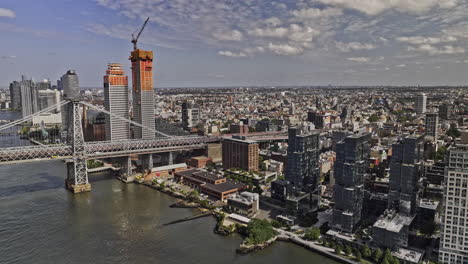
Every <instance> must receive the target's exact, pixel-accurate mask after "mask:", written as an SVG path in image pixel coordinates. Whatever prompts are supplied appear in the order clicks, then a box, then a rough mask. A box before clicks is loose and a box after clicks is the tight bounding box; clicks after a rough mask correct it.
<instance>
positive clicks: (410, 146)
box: [388, 135, 424, 216]
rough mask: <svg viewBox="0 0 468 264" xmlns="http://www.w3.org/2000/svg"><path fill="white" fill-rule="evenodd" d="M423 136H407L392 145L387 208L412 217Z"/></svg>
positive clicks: (421, 158)
mask: <svg viewBox="0 0 468 264" xmlns="http://www.w3.org/2000/svg"><path fill="white" fill-rule="evenodd" d="M423 154H424V136H423V135H420V136H419V135H418V136H407V137H405V138H403V139H402V140H401V142H399V143H396V144H393V145H392V159H391V163H390V181H389V189H390V190H389V193H388V204H389V205H388V207H389V208H391V209H395V210H396V211H398V212H399V213H401V214H404V215H407V216H409V215H414V214H415V210H416V204H417V198H418V193H419V188H418V181H419V179H420V178H421V176H422V173H423V164H422V161H423Z"/></svg>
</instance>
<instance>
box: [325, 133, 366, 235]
mask: <svg viewBox="0 0 468 264" xmlns="http://www.w3.org/2000/svg"><path fill="white" fill-rule="evenodd" d="M370 139H371V134H369V133H361V134H356V135H352V136H348V137H346V138H345V139H344V140H343V141H341V142H339V143H338V144H337V145H336V161H335V164H334V177H335V186H334V190H333V191H334V193H333V198H334V200H335V208H334V209H333V217H332V228H333V229H334V230H338V231H343V232H347V233H352V232H354V231H355V230H356V228H357V225H358V223H359V222H360V221H361V212H362V202H363V198H364V178H365V175H366V170H367V168H368V167H369V154H370Z"/></svg>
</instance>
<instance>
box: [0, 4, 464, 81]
mask: <svg viewBox="0 0 468 264" xmlns="http://www.w3.org/2000/svg"><path fill="white" fill-rule="evenodd" d="M467 13H468V3H467V2H465V1H461V0H427V1H418V0H381V1H372V0H309V1H307V0H297V1H293V0H281V1H268V0H242V1H231V0H220V1H214V0H201V1H196V2H195V1H184V0H180V1H168V0H83V1H70V0H66V1H60V0H51V1H47V2H44V1H31V0H26V1H15V0H4V1H2V3H1V4H0V32H1V34H2V36H3V37H2V50H1V52H0V86H2V87H6V86H7V85H8V83H10V82H11V81H13V80H18V79H20V78H21V74H25V75H27V76H30V77H33V78H34V79H35V80H41V79H44V78H50V79H51V80H52V81H53V82H54V81H55V80H56V79H57V78H59V76H61V75H62V74H64V73H65V71H66V70H68V69H75V70H76V71H77V73H78V74H79V77H80V84H81V86H83V87H101V86H102V76H103V75H104V73H105V70H106V67H107V66H106V65H107V63H108V62H119V63H123V64H124V67H125V71H126V74H127V75H130V63H129V61H128V56H129V54H130V50H131V49H132V45H131V43H130V39H131V34H132V33H133V32H134V31H135V30H137V29H138V28H139V27H140V26H141V24H142V23H143V21H144V19H145V18H146V17H150V22H149V24H148V26H147V27H146V29H145V31H144V32H143V34H142V36H141V39H140V43H139V47H140V48H142V49H147V50H153V51H154V52H155V68H154V74H155V76H154V77H155V82H154V83H155V87H203V86H246V85H257V86H262V85H265V86H281V85H313V86H315V85H328V84H332V85H422V86H426V85H454V86H457V85H466V84H468V75H467V74H466V72H468V56H467V52H468V48H467V44H468V22H467V21H466V19H465V17H466V14H467ZM39 14H40V15H39ZM38 17H40V19H38Z"/></svg>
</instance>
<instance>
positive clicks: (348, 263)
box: [134, 181, 360, 264]
mask: <svg viewBox="0 0 468 264" xmlns="http://www.w3.org/2000/svg"><path fill="white" fill-rule="evenodd" d="M134 183H137V184H141V185H144V186H147V187H149V188H151V189H154V190H157V191H159V192H162V193H164V194H167V195H169V196H171V197H173V198H176V199H180V200H181V201H177V202H176V203H175V204H180V203H183V202H187V198H186V197H185V196H183V195H182V194H179V193H175V192H173V191H171V190H166V189H165V188H161V187H160V186H159V185H154V184H152V183H151V182H144V181H143V182H139V181H134ZM175 204H174V205H175ZM172 208H187V209H197V210H199V211H201V212H204V213H206V212H208V211H209V212H211V215H212V216H214V217H215V218H216V212H214V210H212V209H207V208H204V207H202V206H200V205H199V204H197V206H187V207H176V206H174V207H172ZM218 225H219V223H218V221H217V224H216V226H215V228H214V229H213V232H214V233H215V234H218V235H220V236H228V235H230V234H232V232H229V233H226V232H217V231H218V229H219V226H218ZM221 226H222V224H221ZM277 231H279V232H278V235H277V236H275V237H274V238H272V239H270V240H269V241H266V242H265V243H262V244H258V245H249V246H247V245H245V244H244V242H243V241H242V243H241V244H240V246H239V248H238V249H236V253H237V254H241V255H246V254H250V253H254V252H258V251H261V250H263V249H265V248H267V247H269V246H271V245H273V244H274V243H275V242H276V241H280V242H288V243H292V244H295V245H297V246H300V247H302V248H305V249H307V250H309V251H311V252H314V253H316V254H319V255H321V256H324V257H327V258H330V259H332V260H334V261H337V262H340V263H343V264H360V262H356V261H353V260H350V259H347V258H345V257H342V256H340V255H337V254H335V253H332V252H331V251H328V250H325V248H324V249H321V247H322V246H320V245H316V244H315V243H314V242H312V241H305V240H303V239H298V238H291V237H290V235H287V234H285V231H283V230H278V229H277ZM234 232H235V231H234ZM310 243H312V244H314V246H312V245H309V244H310Z"/></svg>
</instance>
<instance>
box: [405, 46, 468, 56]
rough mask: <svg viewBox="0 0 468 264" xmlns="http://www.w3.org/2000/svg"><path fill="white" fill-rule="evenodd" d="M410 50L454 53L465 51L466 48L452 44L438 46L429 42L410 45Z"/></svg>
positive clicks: (430, 52) (439, 53) (438, 53)
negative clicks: (414, 45)
mask: <svg viewBox="0 0 468 264" xmlns="http://www.w3.org/2000/svg"><path fill="white" fill-rule="evenodd" d="M408 51H415V52H420V53H426V54H429V55H454V54H463V53H465V49H464V48H461V47H455V46H451V45H446V46H442V47H436V46H433V45H429V44H423V45H419V46H416V47H413V46H410V47H408Z"/></svg>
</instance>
